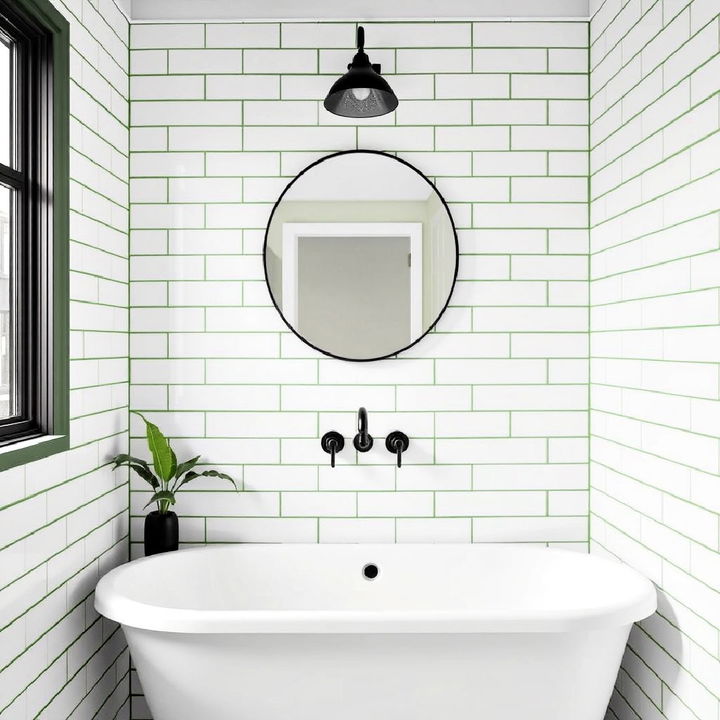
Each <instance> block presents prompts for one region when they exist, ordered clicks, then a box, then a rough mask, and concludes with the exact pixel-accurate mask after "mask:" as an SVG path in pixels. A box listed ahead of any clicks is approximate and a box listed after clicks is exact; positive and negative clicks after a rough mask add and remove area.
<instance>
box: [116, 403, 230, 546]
mask: <svg viewBox="0 0 720 720" xmlns="http://www.w3.org/2000/svg"><path fill="white" fill-rule="evenodd" d="M132 412H134V413H135V414H136V415H139V416H140V417H141V418H142V419H143V422H144V423H145V432H146V437H147V444H148V449H149V450H150V454H151V456H152V469H151V468H150V465H149V464H148V463H147V462H146V461H145V460H142V459H140V458H136V457H133V456H132V455H124V454H121V455H117V456H115V457H114V458H113V459H112V461H111V462H113V463H114V467H113V470H117V469H118V468H119V467H125V466H127V467H129V468H130V469H131V470H134V471H135V472H136V473H137V474H138V475H139V476H140V477H141V478H142V479H143V480H145V482H147V483H148V484H149V485H150V486H151V487H152V489H153V490H154V491H155V492H154V494H153V496H152V497H151V498H150V500H149V502H148V503H147V505H145V507H147V506H148V505H151V504H152V503H157V510H153V511H152V512H150V513H149V514H148V515H147V516H146V517H145V555H155V554H156V553H161V552H167V551H168V550H177V549H178V517H177V515H176V514H175V513H174V512H173V511H172V510H170V506H171V505H174V504H175V493H177V491H178V490H180V488H181V487H183V485H186V484H187V483H189V482H190V481H191V480H194V479H195V478H198V477H201V476H205V477H217V478H222V479H223V480H229V481H230V482H231V483H232V484H233V485H234V486H235V489H236V490H237V485H236V484H235V480H233V478H231V477H230V476H229V475H226V474H225V473H221V472H218V471H217V470H204V471H203V472H196V471H195V470H193V468H194V467H195V466H196V465H197V464H198V462H199V461H200V455H198V456H196V457H194V458H191V459H190V460H186V461H185V462H181V463H178V461H177V458H176V457H175V453H174V451H173V449H172V448H171V447H170V443H169V441H168V439H167V438H166V437H165V435H163V433H162V432H161V431H160V428H159V427H158V426H157V425H155V424H153V423H151V422H150V421H149V420H146V419H145V417H144V416H143V415H142V414H141V413H139V412H135V411H132ZM153 471H154V472H153Z"/></svg>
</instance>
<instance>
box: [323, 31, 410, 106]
mask: <svg viewBox="0 0 720 720" xmlns="http://www.w3.org/2000/svg"><path fill="white" fill-rule="evenodd" d="M364 44H365V33H364V30H363V28H362V27H359V28H358V52H357V54H356V55H355V57H354V58H353V61H352V62H351V63H350V64H349V65H348V71H347V72H346V73H345V75H343V76H342V77H341V78H340V79H339V80H337V81H336V82H335V83H334V84H333V86H332V87H331V88H330V92H329V93H328V95H327V97H326V98H325V102H324V105H325V109H326V110H328V111H329V112H331V113H333V114H335V115H342V116H343V117H351V118H368V117H378V116H379V115H386V114H387V113H390V112H392V111H393V110H394V109H395V108H396V107H397V106H398V99H397V97H396V96H395V93H394V92H393V91H392V88H391V87H390V85H389V84H388V82H387V80H385V78H384V77H383V76H382V75H381V74H380V66H379V65H372V64H371V63H370V60H369V58H368V56H367V55H366V54H365V52H364V48H363V46H364Z"/></svg>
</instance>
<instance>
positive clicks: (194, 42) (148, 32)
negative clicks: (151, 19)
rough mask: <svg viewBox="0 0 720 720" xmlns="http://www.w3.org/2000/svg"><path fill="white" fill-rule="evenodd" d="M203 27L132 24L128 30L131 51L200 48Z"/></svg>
mask: <svg viewBox="0 0 720 720" xmlns="http://www.w3.org/2000/svg"><path fill="white" fill-rule="evenodd" d="M203 41H204V27H203V26H202V25H191V24H187V25H185V24H182V25H181V24H169V23H162V24H157V25H150V24H147V25H144V24H134V25H132V26H131V29H130V43H131V47H132V48H133V50H137V49H139V48H168V47H172V48H183V47H202V45H203Z"/></svg>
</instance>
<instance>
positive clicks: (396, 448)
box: [320, 407, 410, 467]
mask: <svg viewBox="0 0 720 720" xmlns="http://www.w3.org/2000/svg"><path fill="white" fill-rule="evenodd" d="M357 430H358V431H357V435H355V437H354V438H353V445H354V446H355V449H356V450H357V451H358V452H361V453H366V452H368V451H369V450H371V449H372V446H373V437H372V435H371V434H370V432H369V431H368V414H367V410H366V409H365V408H364V407H361V408H360V409H359V410H358V422H357ZM409 446H410V440H409V438H408V436H407V435H406V434H405V433H404V432H402V431H400V430H393V431H392V432H391V433H390V434H389V435H388V436H387V437H386V438H385V447H386V448H387V450H388V452H391V453H392V454H393V455H395V456H396V458H397V466H398V467H402V454H403V453H404V452H405V451H406V450H407V449H408V447H409ZM320 447H321V448H322V449H323V450H324V451H325V452H326V453H328V454H329V455H330V467H335V456H336V455H337V454H338V453H339V452H340V451H341V450H342V449H343V448H344V447H345V438H344V437H343V436H342V435H341V434H340V433H339V432H337V431H336V430H330V431H329V432H326V433H325V434H324V435H323V436H322V438H321V440H320Z"/></svg>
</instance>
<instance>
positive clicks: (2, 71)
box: [0, 38, 13, 165]
mask: <svg viewBox="0 0 720 720" xmlns="http://www.w3.org/2000/svg"><path fill="white" fill-rule="evenodd" d="M11 73H12V51H11V49H10V46H9V45H6V44H5V42H4V41H3V40H2V38H0V163H3V164H4V165H13V163H12V162H11V146H10V141H11V138H10V125H11V119H12V83H11V79H12V74H11Z"/></svg>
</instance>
